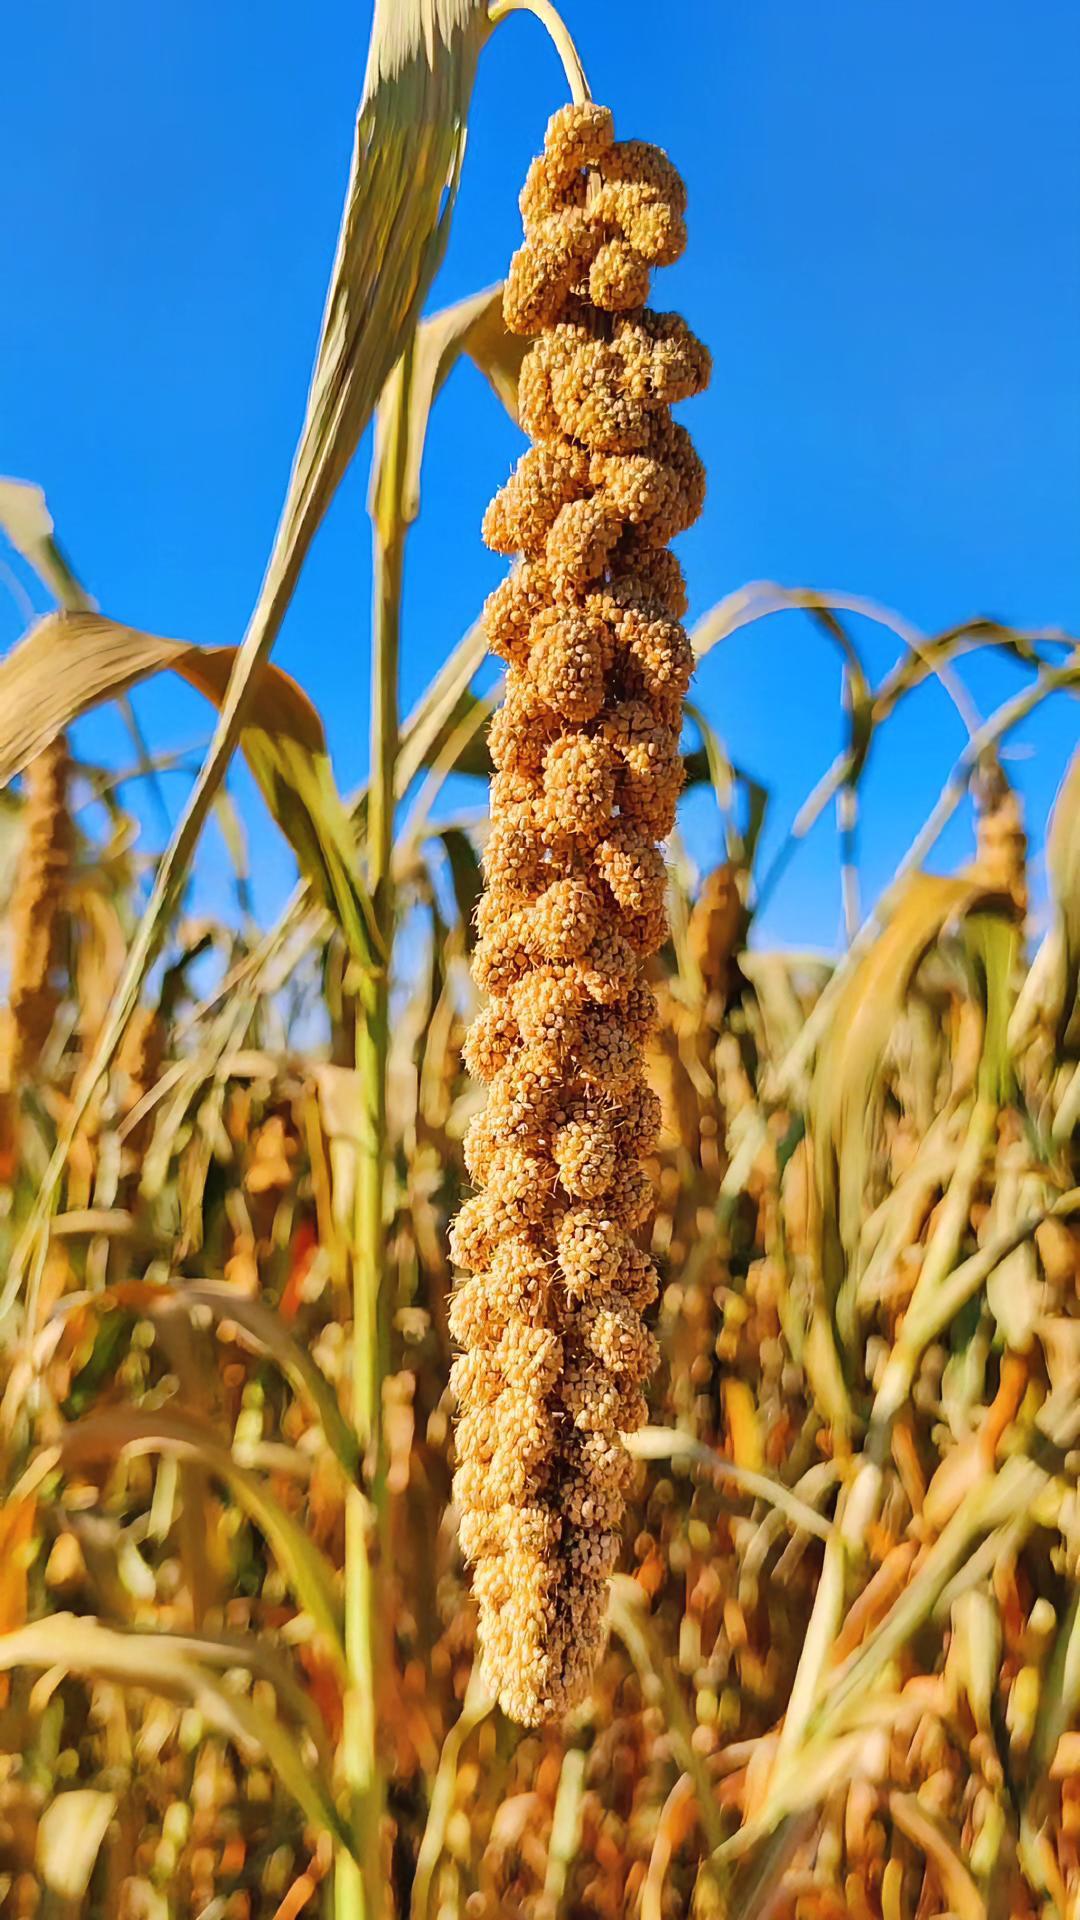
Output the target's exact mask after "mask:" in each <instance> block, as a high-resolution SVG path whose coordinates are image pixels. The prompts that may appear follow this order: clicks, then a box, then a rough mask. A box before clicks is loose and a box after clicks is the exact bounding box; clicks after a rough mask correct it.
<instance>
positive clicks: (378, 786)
mask: <svg viewBox="0 0 1080 1920" xmlns="http://www.w3.org/2000/svg"><path fill="white" fill-rule="evenodd" d="M411 371H412V347H411V345H410V347H409V348H408V349H407V351H406V353H405V355H404V357H403V359H402V361H401V363H400V366H399V367H398V368H397V369H396V371H395V373H394V375H393V376H392V379H391V383H390V388H389V393H390V396H391V404H390V406H389V408H388V410H387V432H388V435H389V444H388V445H387V446H386V447H385V449H384V458H383V460H382V462H381V463H380V471H379V475H378V479H377V483H376V487H375V489H374V494H373V499H372V503H371V510H372V521H373V525H374V607H373V618H372V652H371V777H370V786H369V789H368V812H367V869H368V871H367V880H368V887H369V890H370V894H371V899H372V903H373V906H374V910H375V919H376V923H377V928H378V932H379V935H380V937H381V941H382V946H383V950H384V952H385V953H386V954H387V965H386V966H385V967H383V968H379V969H375V968H369V969H367V970H366V971H365V972H364V973H363V974H362V976H361V978H360V980H359V982H358V985H357V1007H358V1015H357V1027H356V1070H357V1077H358V1081H359V1087H360V1103H361V1128H360V1139H359V1143H358V1165H357V1177H356V1214H355V1231H354V1245H353V1356H352V1377H353V1417H354V1421H355V1425H356V1432H357V1438H358V1441H359V1445H360V1452H361V1457H362V1461H363V1470H362V1485H360V1486H358V1487H354V1488H352V1489H351V1490H350V1494H349V1500H348V1505H347V1510H346V1545H345V1649H346V1658H347V1661H348V1669H349V1687H348V1692H347V1697H346V1704H345V1724H344V1732H343V1736H342V1738H343V1761H344V1770H345V1778H346V1781H347V1783H348V1787H349V1792H350V1796H351V1801H352V1814H353V1829H354V1832H355V1834H356V1840H357V1852H358V1854H359V1857H360V1861H361V1866H360V1867H359V1869H358V1868H357V1866H356V1864H355V1863H354V1862H353V1861H350V1860H348V1859H347V1858H342V1859H341V1860H340V1861H339V1864H338V1872H337V1920H375V1917H376V1916H377V1915H378V1914H379V1913H380V1911H381V1909H382V1904H383V1902H382V1823H383V1810H384V1798H385V1785H384V1781H383V1778H382V1773H381V1768H380V1761H379V1753H378V1729H377V1724H376V1710H375V1701H376V1688H377V1676H378V1673H379V1669H380V1664H381V1660H380V1654H381V1641H382V1637H383V1635H384V1633H385V1632H386V1622H387V1613H386V1609H385V1607H384V1606H383V1605H382V1585H383V1573H384V1569H385V1564H386V1544H387V1542H386V1462H385V1450H384V1439H383V1432H382V1420H381V1412H382V1386H383V1380H384V1378H385V1375H386V1368H387V1362H388V1345H389V1342H388V1318H389V1306H390V1301H389V1274H388V1272H387V1258H386V1249H387V1222H386V1187H387V1145H386V1141H387V1125H386V1083H387V1068H388V1061H389V1051H390V975H389V955H390V951H391V946H392V942H393V935H394V915H395V902H394V885H393V873H392V865H393V846H394V803H395V790H394V782H395V773H396V767H397V755H398V651H399V642H400V622H401V586H402V576H403V571H404V560H405V535H406V530H407V528H406V522H405V519H404V517H403V516H402V514H401V512H400V503H401V497H402V487H403V482H404V475H405V463H406V458H407V453H408V422H407V403H408V392H409V386H410V380H411Z"/></svg>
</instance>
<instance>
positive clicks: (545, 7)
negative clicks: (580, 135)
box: [488, 0, 592, 107]
mask: <svg viewBox="0 0 1080 1920" xmlns="http://www.w3.org/2000/svg"><path fill="white" fill-rule="evenodd" d="M511 13H532V14H535V16H536V18H537V19H538V20H539V21H540V24H541V26H543V27H546V28H547V32H548V36H549V38H550V40H551V42H552V44H553V46H554V48H555V51H556V53H557V54H558V56H559V59H560V60H561V61H562V63H563V71H564V73H565V74H566V80H567V85H568V86H569V88H570V98H571V99H572V100H573V101H574V102H575V103H576V105H577V106H579V107H580V106H584V104H585V102H586V101H587V100H591V99H592V94H591V93H590V92H589V83H588V81H587V80H586V78H585V69H584V67H583V66H582V64H581V57H580V55H579V53H578V50H577V48H576V47H575V45H574V42H573V40H572V39H571V37H570V33H569V31H568V29H567V27H566V25H565V23H564V22H563V20H562V19H561V18H560V16H559V14H558V13H557V12H556V9H555V8H554V7H553V6H552V4H551V0H494V4H493V5H492V6H491V7H489V8H488V19H489V20H490V22H491V24H492V26H493V27H497V26H498V25H499V23H500V21H502V20H505V19H506V17H507V15H508V14H511Z"/></svg>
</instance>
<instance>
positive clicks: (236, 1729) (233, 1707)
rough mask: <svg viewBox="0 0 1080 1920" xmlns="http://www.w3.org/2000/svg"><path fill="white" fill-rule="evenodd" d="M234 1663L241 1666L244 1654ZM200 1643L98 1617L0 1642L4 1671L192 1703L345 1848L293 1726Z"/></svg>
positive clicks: (60, 1617)
mask: <svg viewBox="0 0 1080 1920" xmlns="http://www.w3.org/2000/svg"><path fill="white" fill-rule="evenodd" d="M228 1651H229V1654H230V1655H231V1664H233V1665H236V1666H240V1665H243V1664H244V1662H243V1658H242V1654H241V1652H240V1650H239V1649H238V1648H235V1647H233V1648H230V1649H229V1650H228ZM198 1652H199V1643H198V1641H197V1640H195V1639H182V1640H181V1639H177V1640H175V1641H174V1640H173V1637H172V1636H171V1635H170V1634H166V1633H124V1632H121V1631H119V1630H118V1629H116V1628H115V1627H106V1626H103V1625H102V1623H101V1622H100V1621H99V1620H96V1619H93V1618H92V1617H83V1618H77V1617H76V1616H75V1615H74V1614H71V1613H56V1614H53V1615H51V1616H50V1618H48V1619H46V1620H35V1621H33V1622H32V1623H31V1624H30V1625H29V1626H25V1627H22V1628H20V1629H19V1630H18V1632H16V1633H9V1634H5V1635H3V1636H0V1672H4V1673H13V1672H15V1671H16V1670H17V1669H18V1668H20V1667H28V1668H30V1669H32V1670H37V1671H46V1672H59V1673H78V1674H84V1675H86V1676H87V1677H97V1676H101V1677H103V1678H107V1679H110V1680H113V1681H115V1682H116V1683H117V1684H118V1685H121V1686H131V1687H142V1688H145V1689H146V1690H147V1691H148V1692H150V1693H154V1694H164V1695H166V1696H167V1697H171V1698H175V1699H180V1700H185V1701H190V1703H191V1704H192V1705H193V1706H195V1707H196V1708H197V1709H198V1711H199V1712H200V1713H201V1715H202V1717H203V1719H204V1720H205V1721H206V1723H207V1725H208V1726H209V1727H212V1728H213V1729H214V1731H215V1732H217V1733H220V1734H221V1735H222V1736H223V1737H224V1738H225V1739H227V1740H232V1741H235V1742H237V1743H239V1744H240V1745H242V1746H243V1745H254V1746H256V1747H261V1748H262V1750H263V1752H264V1753H265V1754H266V1757H267V1759H268V1760H269V1762H270V1764H271V1766H272V1767H273V1768H274V1771H275V1772H276V1773H277V1775H278V1777H279V1779H280V1780H281V1783H282V1785H283V1786H284V1787H285V1788H286V1790H287V1791H288V1792H290V1793H291V1794H292V1796H293V1798H294V1800H295V1801H296V1803H297V1805H298V1806H299V1807H300V1808H301V1809H302V1810H303V1812H304V1813H306V1814H307V1816H308V1818H309V1820H311V1821H312V1823H313V1825H315V1826H316V1827H326V1828H328V1829H329V1830H330V1831H331V1832H332V1833H334V1834H335V1835H336V1837H337V1839H338V1841H339V1842H340V1844H341V1845H343V1846H345V1847H347V1848H351V1847H352V1844H353V1842H352V1839H351V1837H350V1835H349V1833H348V1831H347V1829H346V1828H345V1826H344V1824H343V1822H342V1821H341V1818H340V1816H339V1814H338V1811H337V1808H336V1807H335V1805H334V1801H333V1798H332V1795H331V1792H330V1787H329V1784H328V1782H327V1781H326V1779H325V1777H324V1775H323V1772H322V1769H321V1768H320V1767H319V1766H318V1765H315V1764H313V1763H312V1756H311V1755H310V1754H305V1753H304V1751H303V1749H302V1747H301V1746H300V1745H299V1743H298V1741H297V1732H296V1728H295V1727H286V1726H285V1725H284V1724H283V1723H282V1722H281V1721H280V1720H279V1719H277V1718H276V1716H275V1715H274V1714H272V1713H269V1712H267V1711H266V1710H265V1709H264V1708H263V1707H261V1706H257V1705H256V1704H255V1702H254V1701H253V1700H251V1699H250V1698H248V1696H247V1695H245V1694H242V1693H239V1692H237V1691H236V1689H235V1688H234V1687H232V1686H230V1685H228V1684H227V1683H226V1680H225V1679H224V1678H223V1677H222V1676H221V1675H219V1674H217V1673H215V1672H213V1671H212V1669H211V1668H209V1667H208V1666H207V1665H205V1664H203V1662H202V1661H201V1660H200V1659H199V1658H198Z"/></svg>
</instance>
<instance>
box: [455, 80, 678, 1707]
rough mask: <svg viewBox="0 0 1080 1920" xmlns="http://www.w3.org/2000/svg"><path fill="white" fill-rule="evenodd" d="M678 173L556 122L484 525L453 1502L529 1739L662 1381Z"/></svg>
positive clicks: (489, 1649) (565, 1703)
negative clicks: (662, 1049) (656, 1312)
mask: <svg viewBox="0 0 1080 1920" xmlns="http://www.w3.org/2000/svg"><path fill="white" fill-rule="evenodd" d="M685 201H686V196H685V192H684V189H683V185H682V182H681V180H680V179H679V176H678V174H677V173H676V172H675V169H674V168H673V167H672V165H671V163H670V161H669V160H668V159H667V158H666V156H665V155H664V154H662V153H661V152H659V151H658V149H656V148H655V147H649V146H645V145H644V144H642V143H641V142H640V141H633V140H631V141H623V142H618V143H616V141H615V139H614V133H613V128H612V121H611V115H610V113H609V112H608V110H607V109H606V108H604V107H598V106H594V105H592V104H588V105H584V106H570V107H565V108H563V109H562V110H561V111H560V112H559V113H557V114H556V115H555V116H554V118H553V120H552V121H551V124H550V126H549V128H548V133H547V139H546V143H545V147H544V152H543V154H542V155H541V156H540V158H539V159H537V160H536V161H534V162H533V165H532V167H531V169H530V172H529V176H528V179H527V181H526V184H525V188H524V191H523V193H522V196H521V210H522V216H523V220H524V225H525V244H524V246H523V247H522V248H521V250H520V251H519V253H518V254H517V255H516V256H515V259H514V261H513V264H512V266H511V268H510V274H509V278H508V281H507V285H506V292H505V300H504V310H505V315H506V320H507V324H508V325H509V326H510V327H511V329H512V330H514V331H515V332H518V333H522V334H530V335H533V336H534V343H533V345H532V347H531V348H530V351H529V352H528V354H527V355H526V358H525V361H524V365H523V367H522V370H521V382H520V390H519V391H520V412H521V420H522V424H523V426H524V427H525V429H526V431H527V433H528V434H529V437H530V439H531V441H532V445H531V447H530V448H529V450H528V451H527V452H526V453H525V454H524V455H523V456H522V458H521V460H520V461H519V463H518V466H517V470H516V472H515V473H514V474H513V476H512V477H511V479H510V480H509V481H508V482H507V484H506V486H505V487H504V488H503V489H502V491H501V492H500V493H499V494H498V495H497V496H496V498H495V499H494V500H493V502H492V504H491V506H490V508H489V510H488V513H487V517H486V519H485V522H484V535H485V539H486V540H487V542H488V544H489V545H490V546H491V547H493V548H494V549H495V550H496V551H497V552H500V553H506V554H515V555H517V556H518V558H517V559H516V561H515V565H514V567H513V569H512V571H511V573H510V574H509V576H508V578H507V579H506V580H505V581H504V582H503V584H502V586H500V587H499V588H498V589H497V590H496V592H495V593H494V594H493V595H492V596H491V598H490V600H489V601H488V604H487V607H486V610H485V623H486V631H487V637H488V641H489V644H490V646H491V648H492V650H493V651H494V652H495V653H496V654H498V655H500V656H501V658H502V659H503V660H505V662H506V664H507V667H508V670H509V671H508V674H507V682H506V695H505V699H504V701H503V704H502V706H501V708H500V710H499V711H498V713H497V714H496V715H495V717H494V719H493V721H492V725H491V735H490V745H491V754H492V759H493V761H494V763H495V768H496V772H495V775H494V778H493V781H492V788H491V834H490V838H489V841H488V845H487V849H486V854H485V873H486V893H485V896H484V898H483V900H482V902H481V905H480V909H479V914H478V922H479V934H480V938H479V941H478V945H477V950H476V957H475V963H474V974H475V978H476V981H477V984H478V985H479V986H480V987H481V988H482V989H484V990H485V991H486V993H487V995H488V1004H487V1005H486V1006H485V1008H484V1010H483V1011H482V1012H481V1013H480V1014H479V1016H478V1017H477V1019H476V1021H475V1022H474V1024H473V1027H472V1029H471V1031H470V1033H469V1036H468V1039H467V1043H466V1049H465V1057H466V1062H467V1065H468V1067H469V1070H470V1072H471V1073H473V1074H474V1075H475V1076H476V1077H477V1078H478V1079H480V1080H481V1081H483V1082H485V1083H486V1085H487V1087H488V1100H487V1106H486V1108H485V1110H484V1112H483V1113H481V1114H480V1115H479V1117H478V1118H477V1119H476V1120H475V1121H474V1122H473V1125H472V1127H471V1130H470V1133H469V1137H468V1140H467V1143H466V1144H467V1158H468V1165H469V1170H470V1173H471V1176H472V1178H473V1180H474V1182H475V1184H476V1186H477V1188H478V1189H479V1191H478V1192H477V1194H476V1196H475V1197H474V1198H473V1199H471V1200H468V1201H467V1202H466V1203H465V1205H464V1207H463V1208H462V1210H461V1212H460V1214H459V1216H458V1219H457V1221H456V1223H455V1226H454V1230H453V1235H452V1241H451V1250H452V1253H453V1257H454V1260H455V1263H456V1264H457V1266H459V1267H460V1268H463V1269H465V1270H466V1272H467V1273H469V1274H471V1276H472V1277H471V1278H468V1279H466V1280H464V1281H463V1282H462V1283H460V1284H459V1287H458V1290H457V1292H456V1293H455V1296H454V1299H453V1302H452V1306H451V1316H450V1319H451V1329H452V1332H453V1334H454V1337H455V1339H456V1340H457V1342H458V1343H459V1344H460V1346H461V1347H462V1348H463V1349H464V1352H463V1354H462V1356H461V1357H460V1358H459V1359H458V1360H457V1361H456V1362H455V1365H454V1372H453V1385H454V1389H455V1393H456V1395H457V1399H458V1403H459V1408H460V1419H459V1423H458V1429H457V1460H458V1467H457V1474H456V1478H455V1497H456V1500H457V1503H458V1507H459V1510H460V1513H461V1537H462V1544H463V1548H464V1551H465V1553H466V1555H467V1557H468V1558H469V1559H470V1560H472V1561H473V1562H474V1563H475V1574H474V1583H473V1584H474V1590H475V1593H476V1597H477V1601H478V1604H479V1611H480V1643H481V1659H482V1664H483V1671H484V1675H485V1678H486V1680H487V1682H488V1684H489V1685H490V1686H491V1688H492V1689H493V1691H494V1692H496V1693H497V1694H498V1697H499V1699H500V1701H501V1703H502V1705H503V1707H504V1708H505V1710H506V1712H507V1713H508V1714H510V1715H511V1717H512V1718H514V1719H516V1720H519V1721H521V1722H523V1723H525V1724H527V1725H535V1724H537V1723H539V1722H541V1721H543V1720H546V1719H548V1718H551V1717H552V1716H554V1715H556V1714H558V1713H560V1712H562V1711H564V1710H565V1709H566V1708H567V1707H569V1706H571V1705H572V1704H573V1703H574V1702H575V1701H576V1700H578V1699H579V1698H580V1697H581V1696H582V1694H583V1693H584V1692H585V1691H586V1689H587V1687H588V1685H589V1680H590V1677H591V1673H592V1667H593V1663H594V1660H595V1657H596V1654H597V1651H598V1648H599V1646H600V1643H601V1639H602V1634H603V1617H604V1610H605V1604H606V1596H607V1580H608V1576H609V1574H610V1573H611V1571H612V1568H613V1566H614V1563H615V1559H616V1556H617V1553H618V1549H619V1527H620V1523H621V1520H622V1513H623V1506H624V1498H625V1489H626V1484H627V1477H628V1470H629V1467H630V1461H629V1456H628V1455H627V1453H626V1450H625V1448H624V1447H623V1445H622V1440H621V1436H622V1435H623V1434H624V1433H626V1432H628V1431H632V1430H633V1429H634V1428H636V1427H638V1426H639V1425H640V1424H641V1422H642V1420H643V1419H644V1417H645V1402H644V1397H643V1393H642V1387H643V1383H644V1382H645V1381H646V1380H647V1378H648V1377H649V1375H650V1373H651V1372H652V1370H653V1366H654V1364H655V1343H654V1341H653V1338H652V1336H651V1334H650V1333H649V1332H648V1331H647V1330H646V1328H645V1326H644V1324H643V1321H642V1313H643V1310H644V1309H645V1308H646V1307H648V1306H649V1305H650V1304H651V1302H652V1301H653V1299H654V1298H655V1295H656V1287H657V1282H656V1276H655V1273H654V1270H653V1267H652V1264H651V1262H650V1261H649V1259H648V1258H647V1256H646V1255H645V1254H644V1253H643V1252H642V1250H641V1249H640V1247H639V1246H638V1244H637V1241H636V1239H635V1237H634V1236H635V1231H636V1229H637V1228H639V1227H640V1225H641V1224H642V1223H643V1221H645V1220H646V1219H647V1218H648V1215H649V1213H650V1211H651V1193H650V1189H649V1183H648V1181H647V1179H646V1177H645V1175H644V1173H643V1172H642V1169H641V1161H642V1158H643V1156H644V1155H645V1154H647V1153H648V1152H649V1151H650V1149H651V1147H652V1145H653V1142H654V1138H655V1133H656V1129H657V1125H658V1120H659V1106H658V1102H657V1101H656V1098H655V1096H654V1095H653V1094H652V1092H651V1091H650V1089H649V1088H648V1087H647V1085H646V1083H645V1079H644V1074H643V1044H644V1041H645V1039H646V1037H647V1035H648V1032H649V1029H650V1025H651V1022H652V1018H653V1013H654V1008H653V999H652V993H651V990H650V988H649V987H648V985H647V982H646V979H645V962H646V960H647V958H648V957H649V956H650V955H651V954H653V953H654V952H655V951H656V950H657V948H658V947H659V946H660V945H661V944H662V943H663V940H664V938H665V935H666V919H665V911H664V894H665V869H664V861H663V857H662V855H661V853H660V851H659V848H658V845H657V842H659V841H661V840H663V839H664V838H665V837H666V836H667V834H669V833H670V831H671V828H672V825H673V823H674V817H675V805H676V801H677V799H678V794H679V788H680V784H681V779H682V763H681V759H680V755H679V728H680V723H681V715H682V702H683V697H684V695H685V693H686V690H687V686H688V683H689V679H690V671H691V665H692V654H691V648H690V644H689V641H688V640H687V636H686V633H685V631H684V629H683V628H682V626H681V625H680V624H679V621H680V616H681V615H682V614H683V613H684V612H685V592H684V585H683V577H682V571H681V568H680V566H679V564H678V561H677V560H676V559H675V558H674V556H673V555H672V554H671V553H669V552H668V551H667V543H668V542H669V541H670V540H671V539H672V538H673V537H674V535H676V534H678V533H681V532H682V531H683V529H684V528H685V527H688V526H689V525H690V524H691V522H692V521H694V520H695V519H696V518H697V516H698V514H699V512H700V510H701V505H702V500H703V495H704V473H703V469H702V466H701V462H700V461H699V459H698V457H697V455H696V453H695V452H694V449H693V447H692V445H691V443H690V440H689V437H688V435H687V433H686V431H685V429H684V428H683V427H681V426H677V425H676V424H675V423H674V422H673V420H672V417H671V406H672V403H673V402H676V401H679V400H684V399H687V398H689V397H690V396H691V395H693V394H696V393H699V392H700V391H701V389H702V388H703V387H704V386H705V384H706V381H707V379H708V374H709V356H708V354H707V352H706V350H705V348H704V347H703V346H702V345H701V343H700V342H699V341H698V340H696V339H695V338H694V336H693V334H691V333H690V331H689V329H688V328H687V327H686V326H685V324H684V323H683V321H682V320H680V319H679V318H678V316H677V315H675V314H664V313H652V312H650V311H648V310H647V309H646V308H645V306H644V302H645V300H646V298H647V296H648V288H649V271H650V268H652V267H654V266H661V265H666V264H667V263H669V262H671V261H673V260H675V259H676V258H677V257H678V255H679V254H680V253H681V251H682V248H683V244H684V241H685V228H684V224H683V213H684V210H685Z"/></svg>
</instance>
